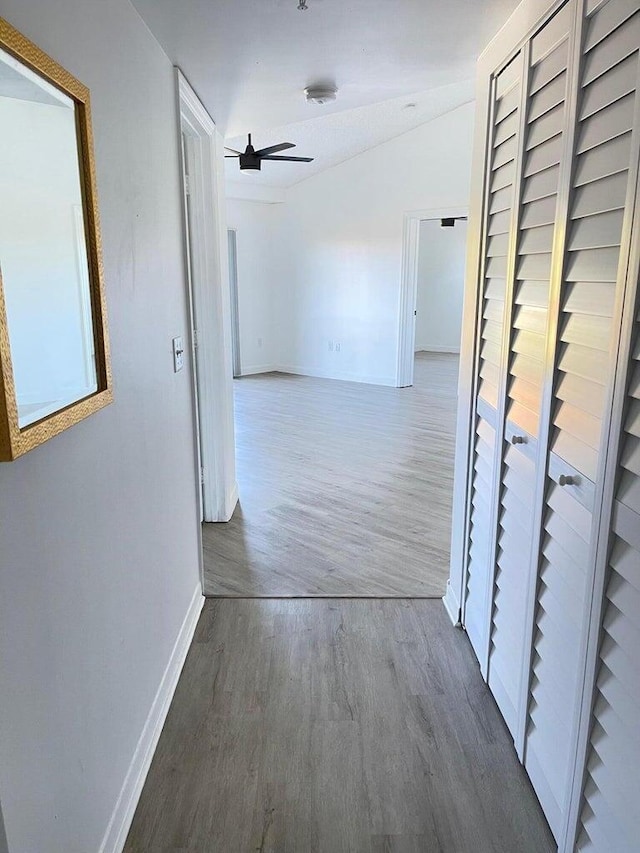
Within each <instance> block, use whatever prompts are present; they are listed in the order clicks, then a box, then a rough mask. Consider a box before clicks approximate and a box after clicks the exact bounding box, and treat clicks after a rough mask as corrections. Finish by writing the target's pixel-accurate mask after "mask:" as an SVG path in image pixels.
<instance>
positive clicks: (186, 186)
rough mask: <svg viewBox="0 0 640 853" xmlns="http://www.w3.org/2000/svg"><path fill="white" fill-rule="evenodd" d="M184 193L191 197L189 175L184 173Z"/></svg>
mask: <svg viewBox="0 0 640 853" xmlns="http://www.w3.org/2000/svg"><path fill="white" fill-rule="evenodd" d="M184 191H185V193H186V194H187V195H191V181H190V180H189V175H188V174H187V173H186V172H185V173H184Z"/></svg>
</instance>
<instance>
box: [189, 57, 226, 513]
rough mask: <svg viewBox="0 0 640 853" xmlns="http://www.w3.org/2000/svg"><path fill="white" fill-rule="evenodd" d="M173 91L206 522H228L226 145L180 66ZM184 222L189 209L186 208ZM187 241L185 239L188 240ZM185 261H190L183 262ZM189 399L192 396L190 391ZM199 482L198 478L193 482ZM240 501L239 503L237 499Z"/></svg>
mask: <svg viewBox="0 0 640 853" xmlns="http://www.w3.org/2000/svg"><path fill="white" fill-rule="evenodd" d="M176 88H177V93H178V103H179V111H180V129H181V132H182V133H184V134H185V136H186V138H187V141H188V143H189V151H188V153H187V156H188V157H189V159H190V164H189V165H190V166H192V167H193V168H192V169H190V175H189V200H190V212H191V214H192V215H191V217H190V219H191V231H192V234H193V239H192V245H191V263H192V266H193V268H194V275H193V279H194V280H193V282H192V284H191V287H190V298H192V313H193V317H194V318H195V322H196V323H197V330H198V336H197V337H198V340H197V350H194V347H193V337H194V335H193V329H191V330H190V337H191V344H192V347H191V351H192V352H195V353H196V356H195V360H196V361H197V364H195V365H193V366H194V367H196V366H197V400H198V409H197V412H196V411H194V420H195V419H196V418H197V420H198V421H199V441H200V460H199V462H198V467H199V466H200V465H201V466H202V469H203V481H202V503H203V519H204V521H228V520H229V519H230V518H231V516H232V514H233V510H234V509H235V501H234V495H237V484H236V479H235V477H236V475H235V439H234V424H233V368H232V363H231V301H230V293H229V262H228V244H227V223H226V215H225V209H224V192H223V189H222V188H223V187H224V141H223V139H222V136H221V135H220V134H219V133H218V131H217V130H216V126H215V124H214V122H213V120H212V119H211V116H210V115H209V114H208V113H207V111H206V110H205V109H204V107H203V106H202V104H201V103H200V101H199V100H198V97H197V95H196V94H195V92H194V91H193V89H192V88H191V86H190V85H189V83H188V82H187V80H186V78H185V77H184V75H183V74H182V73H181V71H180V69H179V68H176ZM185 221H186V209H185ZM185 242H186V241H185ZM186 263H187V264H188V263H189V259H188V258H187V259H186ZM194 396H196V394H195V393H194ZM198 479H199V478H198ZM236 500H237V499H236Z"/></svg>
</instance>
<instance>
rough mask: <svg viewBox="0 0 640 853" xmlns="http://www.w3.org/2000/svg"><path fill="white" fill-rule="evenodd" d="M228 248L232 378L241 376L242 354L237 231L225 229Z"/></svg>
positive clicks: (235, 229)
mask: <svg viewBox="0 0 640 853" xmlns="http://www.w3.org/2000/svg"><path fill="white" fill-rule="evenodd" d="M227 244H228V246H229V294H230V298H231V363H232V366H233V378H234V379H239V378H240V377H241V376H242V353H241V351H240V307H239V304H238V229H237V228H228V227H227Z"/></svg>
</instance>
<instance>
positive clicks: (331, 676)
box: [125, 599, 556, 853]
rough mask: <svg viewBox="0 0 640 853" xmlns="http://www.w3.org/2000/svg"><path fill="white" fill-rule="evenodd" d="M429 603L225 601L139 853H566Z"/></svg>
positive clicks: (208, 619)
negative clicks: (558, 852)
mask: <svg viewBox="0 0 640 853" xmlns="http://www.w3.org/2000/svg"><path fill="white" fill-rule="evenodd" d="M555 849H556V848H555V845H554V843H553V839H552V837H551V834H550V832H549V829H548V827H547V824H546V822H545V820H544V817H543V815H542V812H541V809H540V806H539V805H538V802H537V800H536V797H535V795H534V793H533V790H532V788H531V785H530V783H529V781H528V779H527V776H526V774H525V772H524V770H523V768H522V767H521V765H520V764H519V763H518V761H517V758H516V755H515V752H514V749H513V746H512V743H511V739H510V737H509V735H508V732H507V729H506V727H505V725H504V723H503V721H502V718H501V716H500V713H499V711H498V709H497V707H496V705H495V702H494V701H493V698H492V696H491V694H490V693H489V690H488V688H487V686H486V685H485V684H484V682H483V681H482V678H481V676H480V672H479V670H478V666H477V663H476V661H475V659H474V657H473V652H472V651H471V648H470V646H469V642H468V640H467V638H466V637H465V635H464V634H463V633H462V632H461V631H457V630H454V629H453V628H452V626H451V623H450V622H449V621H448V619H447V616H446V614H445V611H444V608H443V605H442V603H441V602H439V601H428V600H414V601H408V600H380V601H375V600H374V601H372V600H352V599H343V600H337V599H336V600H332V599H328V600H327V599H324V600H318V599H315V600H314V599H307V600H228V599H218V600H209V601H207V602H206V604H205V608H204V611H203V613H202V616H201V618H200V622H199V624H198V627H197V629H196V634H195V638H194V642H193V644H192V647H191V649H190V651H189V654H188V657H187V660H186V663H185V666H184V669H183V672H182V675H181V677H180V681H179V684H178V688H177V691H176V693H175V697H174V700H173V703H172V706H171V709H170V711H169V715H168V717H167V720H166V723H165V726H164V729H163V732H162V735H161V737H160V741H159V744H158V748H157V750H156V753H155V757H154V759H153V762H152V765H151V769H150V771H149V774H148V776H147V780H146V783H145V785H144V790H143V792H142V796H141V798H140V801H139V804H138V808H137V811H136V814H135V817H134V820H133V824H132V827H131V830H130V833H129V837H128V840H127V843H126V845H125V853H178V851H180V853H254V851H255V853H551V851H553V850H555Z"/></svg>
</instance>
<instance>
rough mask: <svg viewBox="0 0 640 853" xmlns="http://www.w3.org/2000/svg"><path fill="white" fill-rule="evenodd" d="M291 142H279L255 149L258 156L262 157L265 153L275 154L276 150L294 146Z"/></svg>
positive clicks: (284, 149)
mask: <svg viewBox="0 0 640 853" xmlns="http://www.w3.org/2000/svg"><path fill="white" fill-rule="evenodd" d="M295 147H296V146H295V145H294V144H293V142H281V143H280V144H279V145H270V146H269V147H268V148H261V149H260V150H259V151H256V154H257V155H258V157H264V156H265V155H267V154H275V153H276V152H277V151H286V150H287V148H295Z"/></svg>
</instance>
